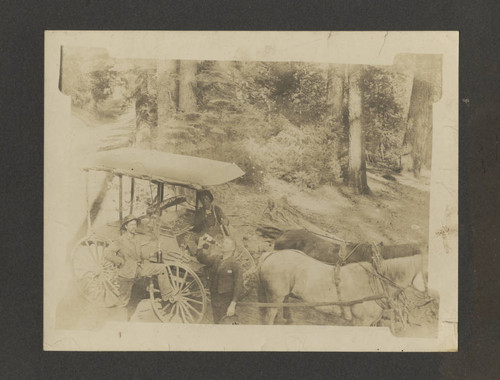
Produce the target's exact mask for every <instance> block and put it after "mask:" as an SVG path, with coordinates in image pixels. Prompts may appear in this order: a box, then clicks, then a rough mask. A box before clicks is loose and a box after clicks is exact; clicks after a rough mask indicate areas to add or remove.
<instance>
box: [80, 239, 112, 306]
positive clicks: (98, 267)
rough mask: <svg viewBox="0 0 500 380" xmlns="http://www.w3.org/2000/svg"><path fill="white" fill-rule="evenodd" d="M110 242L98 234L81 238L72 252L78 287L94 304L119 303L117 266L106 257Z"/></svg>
mask: <svg viewBox="0 0 500 380" xmlns="http://www.w3.org/2000/svg"><path fill="white" fill-rule="evenodd" d="M108 245H109V242H108V241H107V240H106V239H103V238H100V237H97V236H87V237H85V238H83V239H82V240H80V241H79V242H78V243H77V244H76V245H75V247H74V248H73V252H72V256H71V257H72V269H73V276H74V279H75V282H76V286H77V289H78V290H79V291H80V293H81V294H82V295H83V296H84V297H85V298H86V299H87V300H88V301H89V302H91V303H92V304H95V305H98V306H102V307H111V306H115V305H117V304H118V295H119V285H118V282H117V280H116V268H115V266H114V265H113V264H112V263H111V262H109V261H107V260H105V259H104V257H103V254H104V250H105V249H106V247H107V246H108Z"/></svg>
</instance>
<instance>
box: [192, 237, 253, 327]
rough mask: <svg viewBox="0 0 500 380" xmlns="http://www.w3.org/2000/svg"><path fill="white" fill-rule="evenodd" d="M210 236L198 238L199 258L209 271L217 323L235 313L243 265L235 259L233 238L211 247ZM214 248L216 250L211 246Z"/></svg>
mask: <svg viewBox="0 0 500 380" xmlns="http://www.w3.org/2000/svg"><path fill="white" fill-rule="evenodd" d="M209 239H210V237H209V236H207V235H204V236H202V237H201V238H200V239H199V243H198V249H197V251H196V256H197V259H198V261H199V262H200V263H202V264H205V265H206V266H207V267H208V270H209V280H210V302H211V304H212V312H213V318H214V323H217V324H218V323H221V322H222V320H223V319H224V317H226V316H227V317H232V316H234V314H235V308H236V302H238V300H239V299H240V297H241V296H242V295H243V292H244V287H243V268H242V267H241V265H240V264H239V263H238V261H236V259H235V258H234V252H235V250H236V245H235V243H234V241H233V240H231V239H229V238H227V237H226V238H224V240H222V243H221V244H220V249H216V248H217V247H210V244H209V243H208V242H207V241H208V240H209ZM211 248H214V249H211Z"/></svg>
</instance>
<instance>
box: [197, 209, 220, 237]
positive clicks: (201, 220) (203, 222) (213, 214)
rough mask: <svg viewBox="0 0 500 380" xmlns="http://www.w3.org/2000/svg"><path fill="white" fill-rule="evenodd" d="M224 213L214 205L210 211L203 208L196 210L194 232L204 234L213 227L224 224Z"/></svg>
mask: <svg viewBox="0 0 500 380" xmlns="http://www.w3.org/2000/svg"><path fill="white" fill-rule="evenodd" d="M225 218H226V217H225V215H224V212H223V211H222V210H221V208H220V207H219V206H216V205H212V207H211V208H210V210H205V209H204V208H203V207H201V208H199V209H198V210H196V212H195V214H194V221H193V231H194V232H199V233H204V232H207V231H208V230H210V229H212V228H213V227H218V226H220V225H221V224H222V219H225Z"/></svg>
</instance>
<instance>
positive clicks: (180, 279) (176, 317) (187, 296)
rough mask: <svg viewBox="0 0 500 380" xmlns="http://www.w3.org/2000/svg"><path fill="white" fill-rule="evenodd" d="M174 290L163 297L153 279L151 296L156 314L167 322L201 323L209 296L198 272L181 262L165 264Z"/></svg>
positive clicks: (150, 290) (150, 289) (150, 287)
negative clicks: (163, 298) (164, 298)
mask: <svg viewBox="0 0 500 380" xmlns="http://www.w3.org/2000/svg"><path fill="white" fill-rule="evenodd" d="M165 266H166V268H167V273H168V277H169V279H170V283H171V285H172V287H173V291H172V293H171V295H170V297H169V299H168V300H167V301H163V300H162V299H161V294H160V290H159V287H158V286H157V282H156V281H155V280H153V279H152V280H151V282H150V286H149V296H150V299H151V304H152V307H153V310H154V312H155V314H156V316H157V317H158V318H159V319H160V320H161V321H162V322H165V323H200V322H201V320H202V319H203V316H204V315H205V311H206V308H207V296H206V293H205V288H204V287H203V283H202V282H201V280H200V278H199V277H198V276H197V274H196V273H195V272H194V271H193V270H191V269H190V268H188V267H187V266H185V265H183V264H180V263H168V264H165Z"/></svg>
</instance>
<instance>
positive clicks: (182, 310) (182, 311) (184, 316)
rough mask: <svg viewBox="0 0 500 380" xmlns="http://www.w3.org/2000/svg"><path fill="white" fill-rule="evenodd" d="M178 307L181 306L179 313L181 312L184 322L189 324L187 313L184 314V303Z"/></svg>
mask: <svg viewBox="0 0 500 380" xmlns="http://www.w3.org/2000/svg"><path fill="white" fill-rule="evenodd" d="M178 305H179V311H180V315H181V319H182V321H183V322H187V317H186V313H185V312H184V307H183V306H182V303H181V302H179V303H178Z"/></svg>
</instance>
